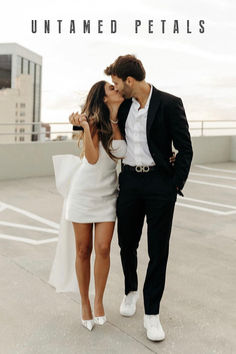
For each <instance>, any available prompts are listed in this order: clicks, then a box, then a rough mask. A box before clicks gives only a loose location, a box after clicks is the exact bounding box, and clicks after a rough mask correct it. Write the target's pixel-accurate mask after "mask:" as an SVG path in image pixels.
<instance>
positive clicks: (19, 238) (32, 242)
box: [0, 234, 58, 246]
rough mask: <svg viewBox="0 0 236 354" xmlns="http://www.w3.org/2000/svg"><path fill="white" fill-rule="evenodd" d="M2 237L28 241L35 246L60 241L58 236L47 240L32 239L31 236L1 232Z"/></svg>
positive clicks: (0, 236)
mask: <svg viewBox="0 0 236 354" xmlns="http://www.w3.org/2000/svg"><path fill="white" fill-rule="evenodd" d="M0 238H2V239H5V240H12V241H18V242H24V243H28V244H30V245H35V246H38V245H42V244H44V243H51V242H57V241H58V237H53V238H48V239H46V240H32V239H31V238H26V237H18V236H12V235H7V234H0Z"/></svg>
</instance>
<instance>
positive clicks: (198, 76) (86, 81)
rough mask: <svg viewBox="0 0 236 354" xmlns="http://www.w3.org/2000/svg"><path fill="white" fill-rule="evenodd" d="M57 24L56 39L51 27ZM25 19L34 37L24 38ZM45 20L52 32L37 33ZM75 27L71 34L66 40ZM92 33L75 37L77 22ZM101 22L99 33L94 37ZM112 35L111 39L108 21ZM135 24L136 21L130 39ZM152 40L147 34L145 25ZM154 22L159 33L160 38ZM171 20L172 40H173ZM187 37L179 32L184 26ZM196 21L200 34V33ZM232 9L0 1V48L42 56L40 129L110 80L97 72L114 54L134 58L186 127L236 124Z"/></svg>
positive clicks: (222, 1) (219, 2)
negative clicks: (181, 110) (180, 107)
mask: <svg viewBox="0 0 236 354" xmlns="http://www.w3.org/2000/svg"><path fill="white" fill-rule="evenodd" d="M58 19H60V20H62V23H61V25H62V31H61V32H62V33H61V34H59V33H58V27H57V26H58V24H57V20H58ZM31 20H37V24H38V31H37V33H31ZM44 20H50V24H51V33H50V34H45V33H43V21H44ZM70 20H75V30H76V33H75V34H70V33H69V27H70ZM83 20H90V21H91V33H90V34H83V33H82V21H83ZM98 20H103V31H104V32H103V33H102V34H99V33H97V26H98ZM111 20H116V21H117V33H115V34H111V33H110V21H111ZM135 20H140V21H141V25H140V26H139V30H138V33H135V26H134V23H135ZM149 20H152V21H153V26H152V30H153V33H148V21H149ZM161 20H166V23H165V26H166V32H165V33H164V34H163V33H161ZM174 20H178V21H179V32H180V33H179V34H177V33H173V23H174ZM187 20H189V28H190V30H191V31H192V33H191V34H190V33H186V26H187V25H186V23H187ZM199 20H204V21H205V32H204V33H199V24H198V23H199ZM235 20H236V3H235V1H233V0H214V1H213V0H198V1H195V0H189V1H186V0H185V1H183V0H165V1H160V0H146V1H141V0H135V1H134V0H129V1H124V0H122V1H111V0H110V1H108V0H99V1H91V0H86V1H80V0H77V1H74V0H67V1H65V0H64V1H45V0H40V1H38V0H35V1H29V0H21V1H16V0H15V1H12V0H8V1H7V2H4V11H1V13H0V43H8V42H16V43H18V44H20V45H22V46H24V47H26V48H28V49H30V50H32V51H34V52H36V53H38V54H40V55H41V56H42V57H43V71H42V114H41V119H42V121H45V122H52V121H58V122H59V121H67V120H68V116H69V114H70V113H71V112H75V111H77V110H79V106H80V104H82V103H83V100H84V98H85V96H86V93H87V92H88V90H89V89H90V87H91V86H92V85H93V84H94V83H95V82H96V81H99V80H103V79H105V80H108V81H109V80H110V78H108V77H106V76H105V75H104V73H103V71H104V69H105V67H106V66H108V65H109V64H111V63H112V62H113V61H114V60H115V59H116V58H117V57H118V56H119V55H125V54H135V55H136V56H137V57H138V58H139V59H141V60H142V62H143V64H144V67H145V69H146V73H147V76H146V80H147V81H148V82H150V83H152V84H153V85H154V86H155V87H156V88H158V89H160V90H163V91H167V92H170V93H172V94H174V95H176V96H179V97H181V98H182V100H183V102H184V106H185V109H186V113H187V117H188V119H189V120H208V119H209V120H213V119H217V120H232V119H236V114H235V113H236V69H235V68H236V46H235V44H234V43H235V39H236V21H235Z"/></svg>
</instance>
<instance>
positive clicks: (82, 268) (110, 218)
mask: <svg viewBox="0 0 236 354" xmlns="http://www.w3.org/2000/svg"><path fill="white" fill-rule="evenodd" d="M123 100H124V98H123V97H122V96H121V95H120V94H119V93H118V92H117V91H115V90H114V86H113V85H111V84H109V83H107V82H105V81H99V82H97V83H96V84H95V85H93V87H92V88H91V90H90V91H89V94H88V96H87V99H86V102H85V105H84V108H83V112H82V114H81V115H78V113H76V114H74V113H73V114H72V115H71V116H70V118H69V120H70V123H71V124H73V125H78V124H79V125H80V126H81V127H82V128H83V133H82V137H81V138H82V140H83V155H84V156H83V160H82V163H81V165H80V166H79V168H78V169H77V170H76V172H75V173H74V175H73V179H72V181H71V184H70V189H69V192H68V195H67V199H66V203H65V218H66V220H68V221H71V222H72V224H73V230H74V235H75V249H76V260H75V270H76V275H77V280H78V285H79V291H80V296H81V321H82V324H83V326H85V327H86V328H87V329H89V330H92V328H93V327H94V323H96V324H100V325H103V324H104V323H105V322H106V316H105V312H104V307H103V294H104V290H105V286H106V282H107V277H108V273H109V267H110V245H111V240H112V235H113V231H114V226H115V219H116V199H117V174H116V164H117V161H118V159H121V158H123V157H124V155H125V153H126V143H125V141H124V140H123V138H122V136H121V133H120V131H119V128H118V124H117V123H118V120H117V113H118V109H119V107H120V104H121V103H122V102H123ZM81 138H80V139H81ZM93 227H94V235H95V238H94V246H95V255H96V256H95V264H94V281H95V298H94V318H93V314H92V309H91V304H90V299H89V283H90V257H91V253H92V245H93V238H92V234H93ZM51 283H53V282H52V281H51Z"/></svg>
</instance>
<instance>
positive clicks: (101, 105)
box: [78, 80, 117, 161]
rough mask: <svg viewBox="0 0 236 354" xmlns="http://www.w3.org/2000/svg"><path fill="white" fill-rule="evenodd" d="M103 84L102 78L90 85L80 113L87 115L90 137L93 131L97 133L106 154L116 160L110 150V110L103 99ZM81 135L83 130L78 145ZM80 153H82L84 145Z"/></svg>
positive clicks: (111, 133) (81, 136)
mask: <svg viewBox="0 0 236 354" xmlns="http://www.w3.org/2000/svg"><path fill="white" fill-rule="evenodd" d="M105 84H106V81H103V80H102V81H98V82H97V83H96V84H94V85H93V86H92V87H91V89H90V91H89V93H88V96H87V98H86V101H85V104H84V106H83V109H82V112H81V113H85V114H86V116H87V117H88V123H89V126H90V131H91V135H92V137H93V136H94V135H95V133H98V138H99V140H100V141H101V142H102V145H103V147H104V149H105V151H106V152H107V154H108V155H109V156H110V157H111V158H112V159H113V160H115V161H117V158H116V157H115V156H114V155H113V154H112V152H111V142H112V139H113V130H112V125H111V121H110V112H109V109H108V107H107V105H106V104H105V102H104V100H103V99H104V97H105V96H106V93H105ZM83 137H84V132H83V131H82V133H81V134H80V136H79V139H78V145H79V144H80V141H81V140H83ZM82 155H84V147H83V150H82Z"/></svg>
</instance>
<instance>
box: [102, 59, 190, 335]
mask: <svg viewBox="0 0 236 354" xmlns="http://www.w3.org/2000/svg"><path fill="white" fill-rule="evenodd" d="M104 72H105V74H106V75H109V76H111V78H112V81H113V83H114V86H115V89H116V90H117V91H119V93H120V94H121V95H123V97H124V98H125V101H124V102H123V103H122V105H121V106H120V109H119V113H118V117H119V128H120V131H121V133H122V135H123V136H124V137H125V140H126V142H127V153H126V156H125V158H124V159H123V161H122V169H121V173H120V175H119V195H118V199H117V217H118V240H119V246H120V254H121V262H122V267H123V272H124V277H125V296H124V298H123V301H122V303H121V306H120V313H121V315H123V316H133V315H134V313H135V311H136V301H137V299H138V279H137V249H138V245H139V241H140V237H141V234H142V228H143V223H144V217H145V216H146V220H147V237H148V254H149V263H148V268H147V273H146V278H145V283H144V287H143V296H144V308H145V315H144V327H145V328H146V330H147V337H148V338H149V339H150V340H154V341H160V340H163V339H164V338H165V333H164V331H163V328H162V326H161V323H160V319H159V309H160V301H161V298H162V294H163V291H164V285H165V274H166V266H167V259H168V250H169V239H170V233H171V225H172V218H173V213H174V206H175V202H176V196H177V193H178V194H179V195H181V196H183V193H182V192H181V190H182V189H183V187H184V184H185V182H186V179H187V177H188V173H189V169H190V164H191V160H192V155H193V151H192V144H191V139H190V134H189V129H188V122H187V119H186V116H185V111H184V107H183V104H182V101H181V99H180V98H178V97H175V96H173V95H170V94H168V93H165V92H162V91H160V90H157V89H156V88H155V87H154V86H153V85H150V84H149V83H147V82H146V81H145V70H144V67H143V65H142V63H141V61H140V60H138V59H137V58H136V57H135V56H133V55H125V56H120V57H118V58H117V59H116V61H115V62H114V63H113V64H111V65H110V66H108V67H107V68H106V69H105V70H104ZM172 142H173V144H174V147H175V148H176V149H177V150H178V153H177V155H176V161H175V166H174V167H173V166H172V165H171V164H170V163H169V158H170V156H171V155H172Z"/></svg>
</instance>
